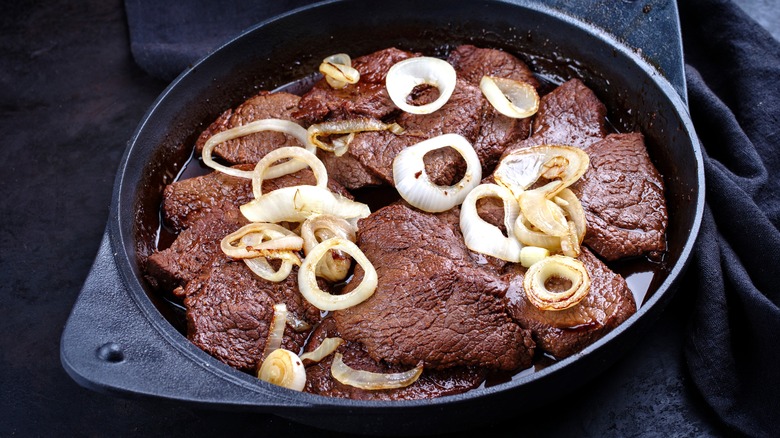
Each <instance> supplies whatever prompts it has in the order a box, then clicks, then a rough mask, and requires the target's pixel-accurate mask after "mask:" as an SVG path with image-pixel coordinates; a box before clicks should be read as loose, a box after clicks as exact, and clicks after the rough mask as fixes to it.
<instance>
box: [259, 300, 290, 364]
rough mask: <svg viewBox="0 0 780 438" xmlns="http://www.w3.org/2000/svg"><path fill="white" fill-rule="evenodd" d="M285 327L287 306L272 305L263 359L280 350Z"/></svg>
mask: <svg viewBox="0 0 780 438" xmlns="http://www.w3.org/2000/svg"><path fill="white" fill-rule="evenodd" d="M286 325H287V305H286V304H284V303H279V304H275V305H274V316H273V318H271V324H269V326H268V338H266V341H265V347H264V348H263V355H262V356H261V357H262V358H263V359H265V358H267V357H268V355H269V354H271V352H272V351H274V350H276V349H279V348H282V340H283V339H284V327H285V326H286Z"/></svg>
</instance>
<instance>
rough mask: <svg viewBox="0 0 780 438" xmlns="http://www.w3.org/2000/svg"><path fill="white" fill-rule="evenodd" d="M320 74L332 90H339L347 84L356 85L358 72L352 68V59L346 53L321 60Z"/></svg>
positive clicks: (358, 76) (358, 78)
mask: <svg viewBox="0 0 780 438" xmlns="http://www.w3.org/2000/svg"><path fill="white" fill-rule="evenodd" d="M320 73H322V74H323V76H325V81H326V82H327V83H328V85H330V86H331V87H332V88H336V89H341V88H344V87H346V86H347V85H349V84H357V82H358V81H359V80H360V72H359V71H357V70H355V69H354V68H353V67H352V58H350V57H349V55H347V54H346V53H337V54H335V55H330V56H328V57H327V58H325V59H323V60H322V63H321V64H320Z"/></svg>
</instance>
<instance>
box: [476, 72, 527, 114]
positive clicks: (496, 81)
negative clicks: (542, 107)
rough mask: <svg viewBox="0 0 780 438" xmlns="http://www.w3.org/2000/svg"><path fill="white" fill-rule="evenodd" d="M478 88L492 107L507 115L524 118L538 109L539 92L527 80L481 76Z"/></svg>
mask: <svg viewBox="0 0 780 438" xmlns="http://www.w3.org/2000/svg"><path fill="white" fill-rule="evenodd" d="M479 89H480V90H482V94H483V95H484V96H485V98H486V99H487V100H488V102H490V104H491V105H493V108H495V109H496V111H498V112H500V113H501V114H503V115H505V116H507V117H512V118H514V119H524V118H526V117H531V116H532V115H534V114H536V111H538V110H539V94H538V93H537V92H536V88H534V87H533V85H531V84H529V83H528V82H523V81H516V80H514V79H509V78H499V77H495V76H483V77H482V80H480V81H479Z"/></svg>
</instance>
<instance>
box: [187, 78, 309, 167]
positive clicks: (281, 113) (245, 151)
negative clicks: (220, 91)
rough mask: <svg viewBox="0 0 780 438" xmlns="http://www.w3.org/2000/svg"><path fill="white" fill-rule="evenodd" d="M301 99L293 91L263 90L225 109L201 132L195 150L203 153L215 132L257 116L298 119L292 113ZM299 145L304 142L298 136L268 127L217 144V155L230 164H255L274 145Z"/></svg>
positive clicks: (257, 117)
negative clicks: (271, 91)
mask: <svg viewBox="0 0 780 438" xmlns="http://www.w3.org/2000/svg"><path fill="white" fill-rule="evenodd" d="M299 100H300V97H298V96H296V95H294V94H290V93H283V92H278V93H268V92H261V93H260V94H258V95H257V96H254V97H252V98H250V99H249V100H247V101H246V102H244V103H242V104H241V105H239V106H238V107H236V108H235V109H229V110H227V111H225V112H224V113H222V115H220V116H219V118H218V119H217V120H216V121H214V122H213V123H212V124H211V125H210V126H209V127H208V128H206V130H205V131H203V132H202V133H201V134H200V137H198V141H197V142H196V144H195V152H196V153H198V154H200V153H201V152H202V151H203V146H204V145H205V144H206V141H207V140H208V139H209V138H210V137H211V136H213V135H215V134H218V133H220V132H222V131H227V130H228V129H230V128H235V127H237V126H243V125H246V124H248V123H250V122H254V121H256V120H263V119H283V120H290V121H293V122H296V123H298V120H297V119H295V118H294V117H293V116H292V113H293V111H295V110H296V109H297V108H298V101H299ZM296 145H300V142H299V141H298V140H297V139H295V137H292V136H289V135H287V134H283V133H281V132H274V131H264V132H257V133H254V134H249V135H246V136H243V137H240V138H236V139H234V140H228V141H226V142H224V143H222V144H220V145H218V146H216V147H215V148H214V155H215V156H219V157H222V158H223V159H225V161H227V162H228V163H230V164H241V163H252V164H254V163H257V162H258V161H260V159H261V158H263V157H264V156H265V154H267V153H268V152H270V151H272V150H274V149H277V148H280V147H282V146H296Z"/></svg>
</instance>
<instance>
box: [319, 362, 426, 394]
mask: <svg viewBox="0 0 780 438" xmlns="http://www.w3.org/2000/svg"><path fill="white" fill-rule="evenodd" d="M422 372H423V367H422V365H418V366H416V367H414V368H412V369H410V370H409V371H404V372H400V373H373V372H371V371H363V370H356V369H354V368H351V367H350V366H348V365H347V364H345V363H344V359H343V356H342V355H341V353H336V354H335V356H334V357H333V362H332V363H331V366H330V373H331V375H333V378H334V379H336V380H338V381H339V382H341V383H343V384H344V385H349V386H354V387H356V388H360V389H366V390H377V389H394V388H403V387H406V386H409V385H411V384H412V383H414V382H416V381H417V379H419V378H420V375H421V374H422Z"/></svg>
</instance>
